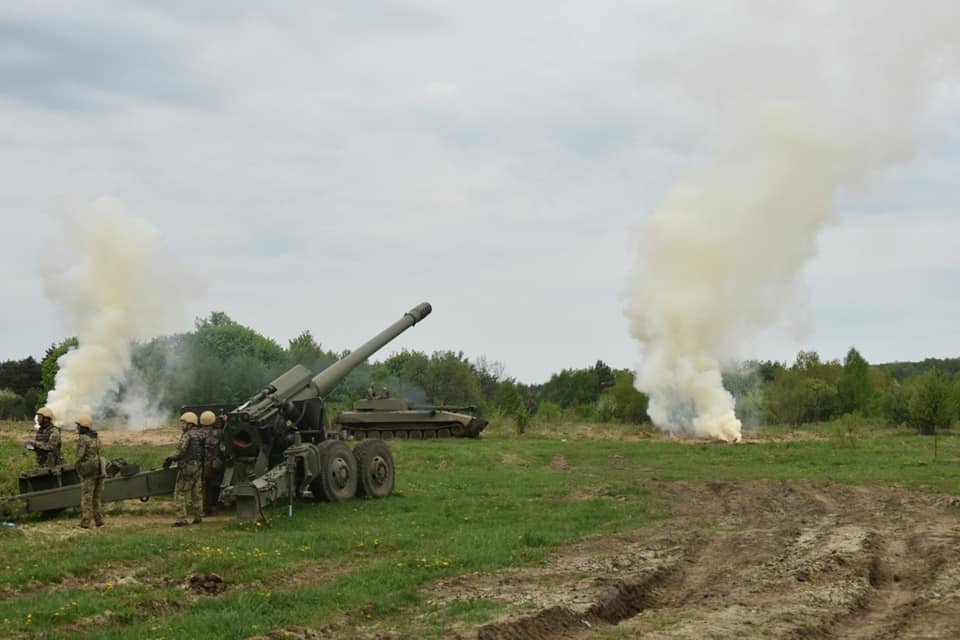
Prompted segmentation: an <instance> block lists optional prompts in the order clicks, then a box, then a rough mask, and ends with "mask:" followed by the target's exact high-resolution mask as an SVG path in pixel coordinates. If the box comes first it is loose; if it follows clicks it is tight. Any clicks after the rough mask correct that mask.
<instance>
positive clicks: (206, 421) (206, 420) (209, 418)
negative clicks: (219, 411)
mask: <svg viewBox="0 0 960 640" xmlns="http://www.w3.org/2000/svg"><path fill="white" fill-rule="evenodd" d="M216 421H217V415H216V414H215V413H214V412H213V411H204V412H203V413H201V414H200V424H202V425H203V426H205V427H209V426H210V425H212V424H213V423H214V422H216Z"/></svg>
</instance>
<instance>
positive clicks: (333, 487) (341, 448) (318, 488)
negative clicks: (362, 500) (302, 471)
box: [310, 440, 359, 502]
mask: <svg viewBox="0 0 960 640" xmlns="http://www.w3.org/2000/svg"><path fill="white" fill-rule="evenodd" d="M319 449H320V477H319V478H317V479H316V480H314V481H313V482H311V483H310V491H311V492H312V493H313V496H314V497H315V498H318V499H320V500H323V501H324V502H340V501H341V500H349V499H350V498H352V497H354V496H355V495H357V484H358V479H359V478H358V476H359V474H358V473H357V459H356V457H355V456H354V455H353V452H352V451H350V447H348V446H347V445H346V444H344V442H343V441H341V440H326V441H324V442H321V443H320V446H319ZM342 471H346V478H345V480H344V481H343V482H340V481H338V480H337V479H336V478H335V476H334V473H335V472H342Z"/></svg>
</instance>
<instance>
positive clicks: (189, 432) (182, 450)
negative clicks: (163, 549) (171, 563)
mask: <svg viewBox="0 0 960 640" xmlns="http://www.w3.org/2000/svg"><path fill="white" fill-rule="evenodd" d="M197 422H198V421H197V414H195V413H194V412H192V411H187V412H186V413H184V414H183V415H182V416H180V428H181V429H183V433H182V434H181V435H180V442H179V443H178V444H177V452H176V453H175V454H173V455H172V456H167V459H166V460H164V461H163V468H164V469H169V468H170V465H171V464H173V463H174V462H176V463H177V487H176V491H175V494H174V496H175V500H176V503H177V521H176V522H174V523H173V526H175V527H182V526H184V525H186V524H187V514H188V513H189V512H191V511H192V512H193V524H200V523H201V522H203V493H202V490H203V482H202V470H203V467H202V459H203V449H204V442H203V434H201V433H200V430H199V429H198V428H197Z"/></svg>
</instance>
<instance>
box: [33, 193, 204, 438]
mask: <svg viewBox="0 0 960 640" xmlns="http://www.w3.org/2000/svg"><path fill="white" fill-rule="evenodd" d="M60 229H61V231H62V238H60V239H58V242H57V243H56V244H61V245H62V249H60V250H59V251H56V252H54V253H52V254H51V255H57V256H64V257H65V259H64V263H63V264H60V263H59V260H57V264H53V263H46V264H44V265H43V271H44V273H43V276H44V285H45V288H46V291H47V294H48V296H49V297H50V298H51V299H52V300H53V301H54V302H55V303H56V304H57V306H58V308H59V310H60V312H61V313H62V314H63V318H64V323H65V325H66V328H67V330H68V331H69V332H70V333H72V334H74V335H76V336H77V339H78V342H79V347H78V348H76V349H73V350H71V351H69V352H68V353H66V354H65V355H63V356H62V357H61V358H60V360H59V361H58V364H59V365H60V370H59V372H58V373H57V376H56V381H55V388H54V389H53V390H52V391H51V392H50V394H49V396H48V399H47V405H48V406H49V407H50V408H51V409H52V410H53V412H54V414H55V415H56V417H57V421H58V422H60V423H62V424H70V423H71V421H72V420H73V419H74V418H75V417H76V416H77V415H78V414H80V413H93V412H94V411H96V410H98V409H101V410H102V409H104V408H105V406H104V405H105V404H111V403H112V402H113V400H111V398H115V397H116V393H115V392H116V390H117V388H118V386H119V385H120V383H121V382H123V381H124V379H125V377H126V378H127V383H128V384H129V382H130V378H129V376H128V375H127V374H128V369H129V367H130V354H131V342H132V341H133V340H135V339H138V338H146V337H151V336H155V335H158V334H160V333H163V332H166V331H169V330H171V329H172V328H173V327H175V326H176V325H177V323H178V322H179V321H181V320H182V319H183V318H185V317H186V316H188V315H189V313H188V312H187V305H186V302H187V300H189V299H190V297H191V296H192V295H193V294H194V293H195V292H196V289H195V287H194V286H193V285H192V284H191V281H190V279H189V278H187V277H186V274H185V273H184V272H183V270H182V269H181V268H180V267H179V265H178V264H177V263H176V261H174V260H173V259H172V258H171V257H170V256H168V255H167V254H166V253H165V250H164V247H163V242H162V237H161V235H160V233H159V231H158V230H157V229H156V228H154V227H153V226H152V225H150V224H149V223H148V222H147V221H145V220H142V219H139V218H136V217H133V216H131V215H130V214H128V213H127V212H126V210H125V208H124V206H123V204H122V203H121V202H120V201H118V200H116V199H113V198H99V199H97V200H95V201H93V202H92V203H90V204H89V205H87V206H84V207H81V208H79V209H77V210H75V211H73V212H71V213H70V214H68V215H67V216H66V217H65V220H64V223H63V225H62V226H61V227H60ZM137 388H138V387H137V385H135V384H133V385H131V386H130V387H129V388H127V389H125V394H124V396H123V397H124V399H123V401H122V404H123V406H122V407H118V408H119V409H120V411H119V412H118V413H119V414H120V415H121V416H127V417H129V418H131V419H133V420H141V419H146V418H144V416H155V415H156V412H155V411H153V410H152V407H155V406H156V403H155V402H154V401H152V400H151V399H147V398H144V397H143V396H142V394H138V393H136V391H137ZM130 426H134V427H137V428H142V427H145V426H151V425H147V424H141V423H139V422H131V425H130Z"/></svg>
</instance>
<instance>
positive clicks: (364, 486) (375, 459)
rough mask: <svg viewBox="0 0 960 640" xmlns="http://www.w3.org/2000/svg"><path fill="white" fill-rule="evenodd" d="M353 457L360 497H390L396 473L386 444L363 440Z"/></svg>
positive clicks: (380, 441)
mask: <svg viewBox="0 0 960 640" xmlns="http://www.w3.org/2000/svg"><path fill="white" fill-rule="evenodd" d="M353 455H354V456H356V459H357V469H358V475H359V476H360V482H359V487H358V492H359V493H360V495H365V496H370V497H371V498H385V497H386V496H388V495H390V492H391V491H393V483H394V481H395V480H396V475H397V472H396V467H394V465H393V455H391V453H390V449H389V448H388V447H387V445H386V443H384V442H383V441H382V440H364V441H363V442H361V443H360V444H358V445H357V446H356V447H355V448H354V450H353Z"/></svg>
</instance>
